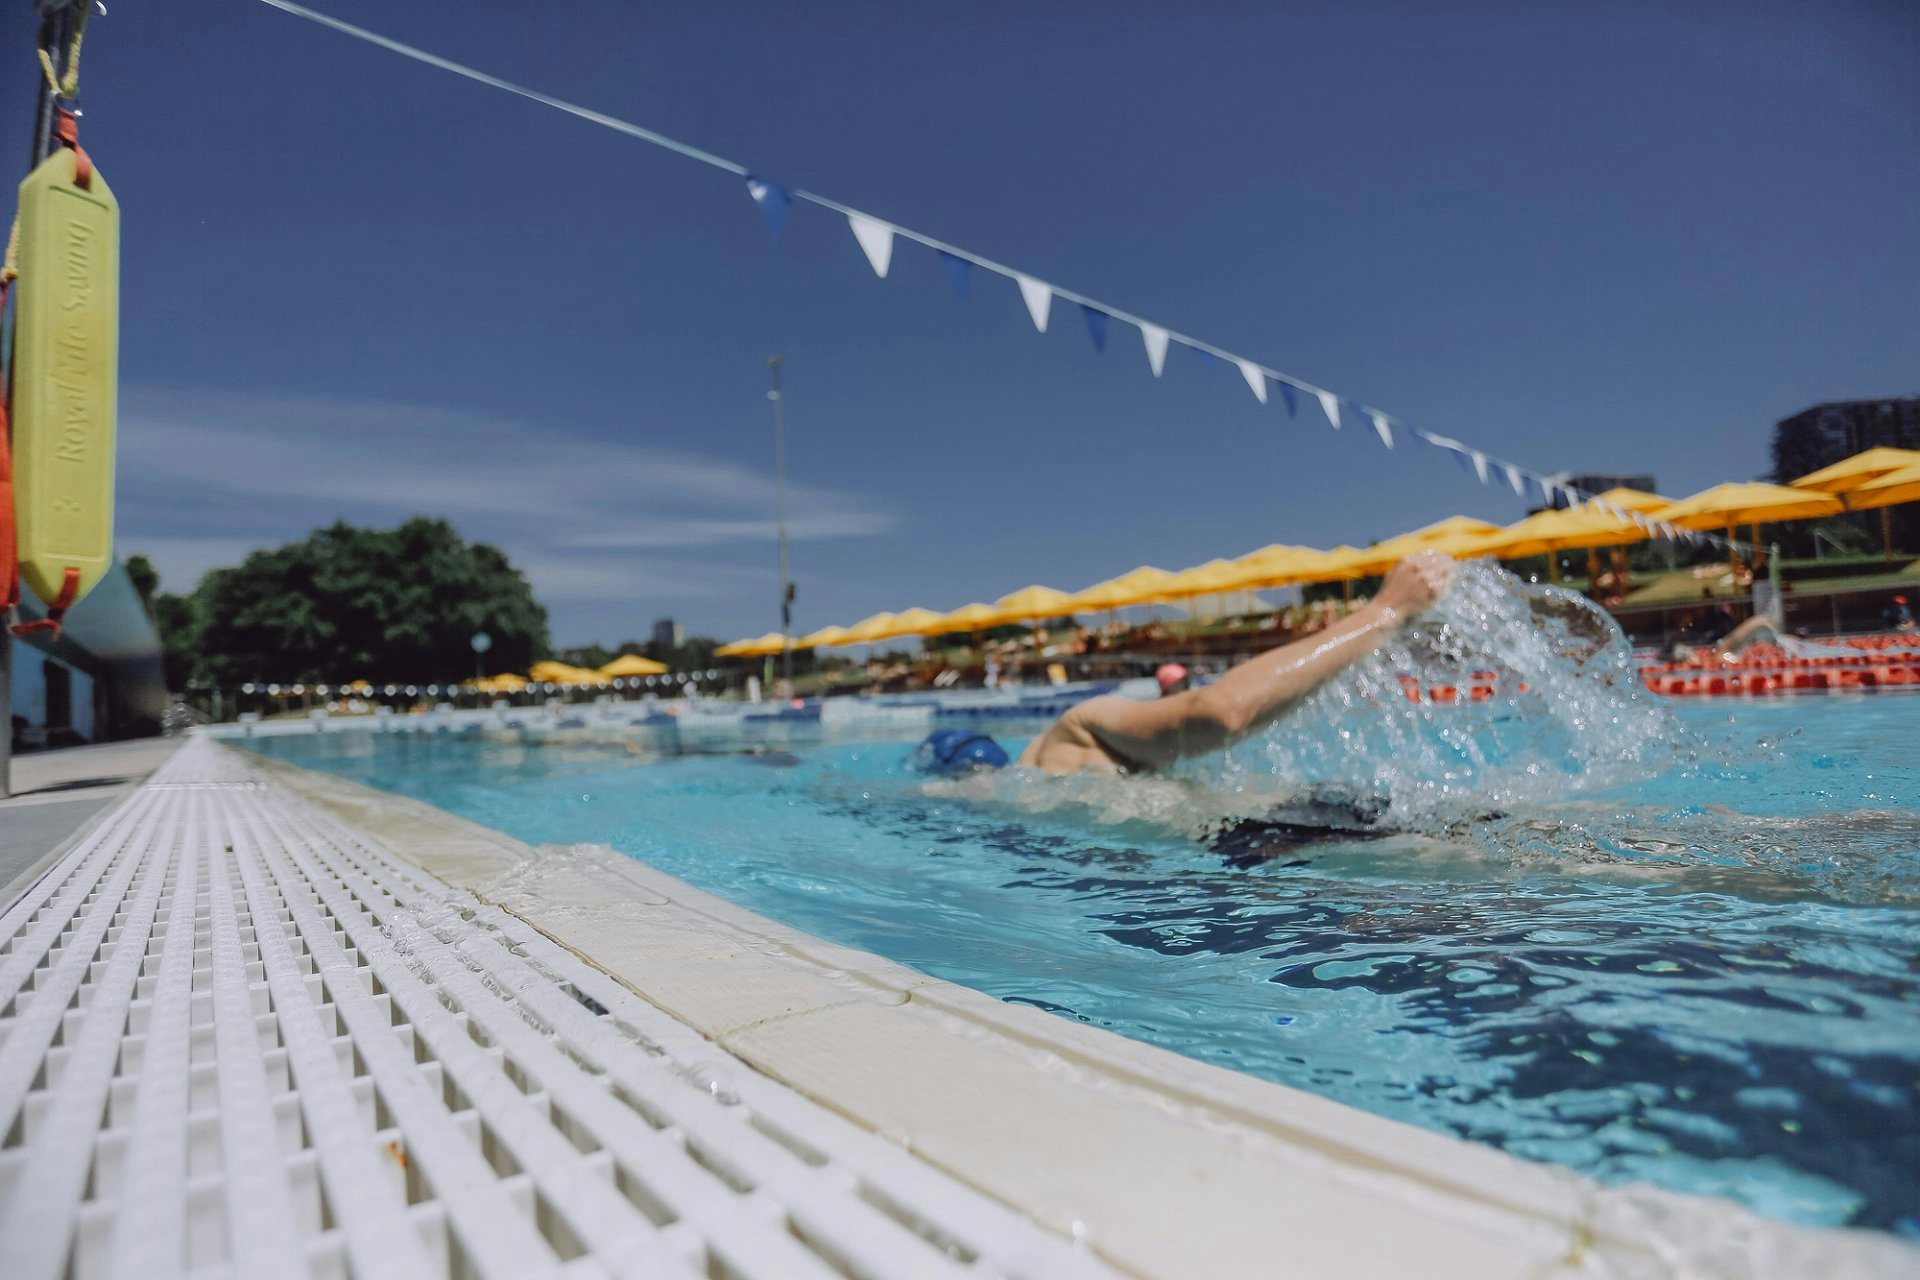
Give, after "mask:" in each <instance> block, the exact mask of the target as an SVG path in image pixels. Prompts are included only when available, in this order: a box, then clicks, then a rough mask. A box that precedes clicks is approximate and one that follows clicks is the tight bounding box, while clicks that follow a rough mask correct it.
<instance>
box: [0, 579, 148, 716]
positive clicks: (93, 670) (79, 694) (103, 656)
mask: <svg viewBox="0 0 1920 1280" xmlns="http://www.w3.org/2000/svg"><path fill="white" fill-rule="evenodd" d="M43 613H44V610H42V609H41V608H40V606H39V601H37V600H35V599H33V597H32V595H31V594H28V595H27V596H26V597H25V598H24V599H23V600H22V601H21V603H20V616H21V618H22V619H23V620H32V619H34V618H38V617H41V616H42V615H43ZM11 650H12V652H11V659H12V660H11V666H12V671H11V672H10V673H9V680H8V686H9V690H10V692H11V718H12V726H11V731H12V741H13V749H14V750H15V751H37V750H40V749H42V748H48V747H70V746H78V745H80V744H82V743H87V742H110V741H112V740H114V739H117V738H137V737H142V736H145V735H148V734H153V733H158V732H159V731H160V721H161V717H162V716H164V715H165V714H166V711H167V703H168V695H167V685H166V678H165V676H164V674H163V671H162V668H161V660H160V637H159V636H158V635H157V634H156V633H155V631H154V628H153V620H152V619H151V618H149V617H148V616H147V610H146V606H145V605H144V604H142V603H141V600H140V593H139V591H137V590H136V589H135V588H134V585H133V580H132V579H131V578H129V577H128V576H127V571H126V568H125V566H123V565H120V564H115V565H114V566H113V568H112V569H111V570H109V571H108V573H107V575H106V576H105V577H104V578H102V579H101V580H100V582H99V584H98V585H97V586H95V587H94V589H93V590H92V591H90V592H88V593H87V597H86V599H84V600H82V601H81V602H80V603H79V604H77V605H75V606H74V608H73V611H72V612H71V613H69V614H68V615H67V619H66V625H65V626H64V627H63V628H62V629H61V632H60V635H59V637H58V638H57V639H54V638H50V637H49V635H48V634H47V633H46V632H39V631H34V632H28V633H27V634H26V635H22V636H16V637H14V639H13V644H12V646H11Z"/></svg>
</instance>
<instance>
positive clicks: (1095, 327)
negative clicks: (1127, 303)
mask: <svg viewBox="0 0 1920 1280" xmlns="http://www.w3.org/2000/svg"><path fill="white" fill-rule="evenodd" d="M1080 314H1081V315H1083V316H1085V317H1086V318H1087V336H1088V337H1089V338H1092V339H1093V349H1094V350H1095V351H1105V350H1106V349H1107V321H1108V320H1110V319H1112V317H1111V316H1109V315H1108V314H1107V313H1106V312H1104V311H1102V310H1101V309H1100V308H1098V307H1090V306H1088V305H1087V304H1086V303H1084V302H1083V303H1081V304H1080Z"/></svg>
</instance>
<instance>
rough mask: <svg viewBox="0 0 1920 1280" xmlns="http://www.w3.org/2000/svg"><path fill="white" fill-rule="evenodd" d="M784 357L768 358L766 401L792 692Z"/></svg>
mask: <svg viewBox="0 0 1920 1280" xmlns="http://www.w3.org/2000/svg"><path fill="white" fill-rule="evenodd" d="M786 359H787V358H786V357H785V356H783V355H782V356H768V357H767V372H768V373H769V374H771V375H772V376H773V389H772V390H771V391H769V392H767V399H769V400H771V401H773V506H774V516H775V521H776V524H777V527H778V529H779V533H780V641H781V643H780V676H781V679H783V680H785V681H786V683H787V692H788V694H789V695H791V694H792V692H793V577H792V575H791V574H790V573H789V572H788V567H787V418H786V401H785V400H784V399H783V398H782V397H781V395H780V366H781V365H782V364H784V363H785V362H786Z"/></svg>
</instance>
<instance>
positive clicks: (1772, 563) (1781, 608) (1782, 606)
mask: <svg viewBox="0 0 1920 1280" xmlns="http://www.w3.org/2000/svg"><path fill="white" fill-rule="evenodd" d="M1767 584H1768V585H1769V586H1771V587H1772V588H1773V590H1772V592H1771V594H1772V596H1773V625H1774V626H1775V627H1776V628H1777V629H1778V630H1781V631H1785V630H1786V629H1787V599H1786V597H1785V596H1784V595H1782V594H1781V593H1780V544H1779V543H1777V542H1775V543H1773V544H1771V545H1770V546H1768V548H1767Z"/></svg>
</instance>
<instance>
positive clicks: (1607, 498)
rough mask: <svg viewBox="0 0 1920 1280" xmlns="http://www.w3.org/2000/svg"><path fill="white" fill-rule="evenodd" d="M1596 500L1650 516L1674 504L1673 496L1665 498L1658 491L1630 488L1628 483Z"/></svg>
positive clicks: (1623, 509) (1608, 491) (1610, 490)
mask: <svg viewBox="0 0 1920 1280" xmlns="http://www.w3.org/2000/svg"><path fill="white" fill-rule="evenodd" d="M1594 501H1595V502H1605V503H1608V504H1610V505H1612V506H1616V507H1619V508H1620V509H1621V510H1622V511H1638V512H1639V513H1640V514H1641V515H1643V516H1650V515H1652V514H1653V513H1654V512H1656V511H1658V510H1660V508H1662V507H1670V506H1672V505H1673V499H1672V498H1663V497H1661V496H1660V495H1659V494H1657V493H1648V492H1647V491H1646V490H1645V489H1629V488H1628V487H1627V486H1626V485H1619V486H1617V487H1615V488H1612V489H1609V490H1607V491H1606V492H1605V493H1603V494H1601V495H1600V496H1599V497H1597V498H1595V499H1594Z"/></svg>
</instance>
